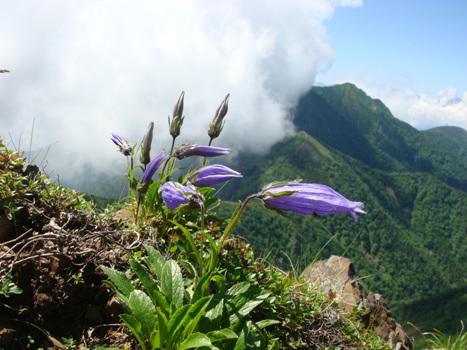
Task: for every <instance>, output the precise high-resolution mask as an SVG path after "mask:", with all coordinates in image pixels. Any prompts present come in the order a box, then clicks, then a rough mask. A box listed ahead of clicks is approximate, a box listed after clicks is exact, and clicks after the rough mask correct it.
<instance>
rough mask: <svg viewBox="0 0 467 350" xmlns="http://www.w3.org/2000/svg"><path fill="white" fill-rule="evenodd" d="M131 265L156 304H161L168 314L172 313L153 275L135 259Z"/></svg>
mask: <svg viewBox="0 0 467 350" xmlns="http://www.w3.org/2000/svg"><path fill="white" fill-rule="evenodd" d="M164 263H165V260H164ZM130 266H131V268H132V270H133V271H134V272H135V274H136V276H138V278H139V279H140V281H141V283H142V284H143V287H144V288H145V289H146V292H147V294H148V295H149V297H150V298H151V300H152V302H153V303H154V305H157V306H160V307H161V308H162V309H163V310H164V312H165V314H166V316H168V315H169V314H170V306H169V304H168V302H167V300H166V298H165V296H164V295H163V294H162V293H161V292H160V291H159V285H158V284H157V283H156V282H155V281H154V279H153V277H152V276H151V275H150V274H149V273H148V272H147V271H146V269H145V268H144V267H143V266H142V265H141V264H140V263H138V262H137V261H136V260H135V259H130Z"/></svg>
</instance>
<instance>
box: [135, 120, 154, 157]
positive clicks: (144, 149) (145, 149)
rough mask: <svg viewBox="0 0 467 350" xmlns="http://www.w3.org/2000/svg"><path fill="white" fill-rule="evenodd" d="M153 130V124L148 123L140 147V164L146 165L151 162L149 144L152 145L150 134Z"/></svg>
mask: <svg viewBox="0 0 467 350" xmlns="http://www.w3.org/2000/svg"><path fill="white" fill-rule="evenodd" d="M153 130H154V123H153V122H151V123H149V126H148V130H147V131H146V134H145V135H144V138H143V143H142V145H141V154H140V158H139V160H140V161H141V164H144V165H147V164H148V163H149V161H150V160H151V143H152V134H153Z"/></svg>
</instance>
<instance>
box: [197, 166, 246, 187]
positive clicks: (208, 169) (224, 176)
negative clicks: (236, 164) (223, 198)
mask: <svg viewBox="0 0 467 350" xmlns="http://www.w3.org/2000/svg"><path fill="white" fill-rule="evenodd" d="M240 177H243V176H242V174H240V173H239V172H237V171H235V170H232V169H230V168H228V167H226V166H224V165H221V164H213V165H208V166H205V167H202V168H200V169H198V170H197V171H196V172H194V173H193V174H192V175H190V176H189V178H188V180H189V181H190V182H192V183H193V184H194V185H195V186H198V187H201V186H212V185H216V184H219V183H221V182H225V181H228V180H230V179H235V178H240Z"/></svg>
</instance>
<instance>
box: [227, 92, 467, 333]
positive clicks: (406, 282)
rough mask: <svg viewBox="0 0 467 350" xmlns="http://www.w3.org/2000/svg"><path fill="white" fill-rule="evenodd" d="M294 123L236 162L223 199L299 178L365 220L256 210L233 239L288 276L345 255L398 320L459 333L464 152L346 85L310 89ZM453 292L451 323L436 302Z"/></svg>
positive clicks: (466, 279) (465, 244) (465, 283)
mask: <svg viewBox="0 0 467 350" xmlns="http://www.w3.org/2000/svg"><path fill="white" fill-rule="evenodd" d="M295 124H296V127H297V129H298V130H299V132H298V133H297V134H296V135H295V136H293V137H290V138H288V139H286V140H283V141H282V142H280V143H278V144H276V145H275V146H273V147H272V149H271V151H270V152H269V154H268V155H266V156H264V155H262V156H258V155H252V154H242V155H240V156H239V157H238V159H239V164H238V165H237V170H239V171H241V172H242V173H243V175H244V179H243V181H242V186H241V187H238V186H234V184H229V185H228V186H226V188H225V189H224V190H223V194H224V195H225V197H226V198H228V199H231V200H239V199H240V200H242V199H244V198H245V197H246V196H247V195H248V194H251V193H253V192H256V191H258V190H259V189H261V187H262V186H263V185H264V184H266V183H268V182H270V181H278V180H292V179H295V178H302V179H303V180H304V181H305V182H315V183H323V184H326V185H329V186H331V187H333V188H334V189H336V190H337V191H339V192H340V193H342V194H343V195H344V196H346V197H347V198H349V199H350V200H354V201H362V202H364V203H365V210H366V211H367V212H368V215H366V216H363V217H360V220H359V222H358V223H354V222H353V221H352V220H351V219H350V218H349V217H348V216H346V215H341V216H337V217H298V216H297V217H295V216H293V218H294V221H291V220H288V219H286V218H282V217H278V216H277V215H274V214H273V213H271V214H269V213H265V212H264V210H260V208H259V203H258V205H257V206H256V207H255V206H253V205H252V206H251V207H249V208H248V210H247V212H246V213H245V215H244V217H243V219H242V221H241V223H240V225H239V226H238V228H237V232H236V233H237V234H238V235H241V236H244V237H245V238H247V239H248V240H249V241H250V242H251V243H252V245H253V246H254V247H255V249H256V250H257V251H258V252H262V254H265V255H268V256H269V257H270V258H274V259H276V261H278V262H279V263H282V264H284V266H285V267H287V268H288V267H290V263H292V264H294V265H296V266H298V269H299V270H300V269H301V268H303V267H305V266H306V265H307V264H309V263H310V262H312V261H313V260H314V259H318V258H327V257H329V256H330V255H331V254H337V255H344V256H347V257H349V258H351V259H352V260H353V261H354V263H355V264H356V269H357V271H359V273H360V275H361V278H362V281H363V283H364V284H365V285H366V286H367V287H368V288H369V289H370V290H372V291H375V292H378V293H381V294H383V295H384V296H385V297H386V298H387V299H388V300H389V304H390V306H391V307H392V309H393V311H395V312H396V314H397V315H399V317H404V318H405V319H406V320H408V321H412V322H415V323H416V324H419V325H420V326H427V327H429V326H437V327H439V328H442V329H445V330H450V329H451V330H452V329H453V328H458V326H459V321H460V319H464V322H465V321H466V320H467V314H466V312H465V310H467V308H466V307H462V306H463V305H462V304H459V303H462V300H464V299H465V298H463V295H465V293H464V292H462V291H465V290H466V288H467V272H466V271H465V268H464V267H465V262H466V261H467V237H466V233H467V194H466V192H465V190H466V188H467V164H466V162H465V160H464V159H463V154H464V153H463V151H464V148H463V147H464V145H463V144H462V143H461V142H458V141H455V140H453V141H451V142H449V141H446V140H452V136H449V135H448V136H446V135H444V134H443V137H444V141H445V144H449V145H450V146H449V147H443V146H442V145H443V143H442V142H440V141H437V140H438V139H437V138H433V137H428V135H427V132H421V131H418V130H416V129H414V128H412V127H410V126H409V125H407V124H406V123H403V122H401V121H399V120H397V119H396V118H394V117H393V116H392V115H391V113H390V111H389V110H388V109H387V108H386V107H385V106H384V104H383V103H382V102H381V101H378V100H372V99H371V98H369V97H368V96H367V95H366V94H365V93H364V92H363V91H361V90H359V89H357V88H356V87H355V86H353V85H351V84H344V85H341V86H334V87H327V88H313V90H311V91H310V92H309V94H308V95H307V96H305V97H304V98H303V99H302V100H301V102H300V104H299V105H298V106H297V108H296V112H295ZM453 143H454V144H455V145H458V147H457V148H456V147H453V146H452V144H453ZM224 210H229V208H227V207H226V208H224ZM454 291H455V293H454ZM453 293H454V294H455V295H457V297H458V300H459V303H458V306H459V308H453V310H452V313H451V314H449V315H448V316H447V315H446V312H445V311H446V310H445V309H444V306H443V305H445V304H448V303H449V302H452V300H445V299H442V298H441V299H440V298H438V296H439V295H442V294H445V295H454V294H453ZM428 300H429V301H430V303H429V304H426V305H427V307H425V308H424V307H423V301H428ZM463 302H464V303H465V301H463ZM464 306H465V305H464ZM414 310H416V312H415V311H414ZM437 312H438V313H437ZM428 313H430V317H431V319H427V318H426V317H425V316H426V315H428ZM436 321H438V323H436V324H434V323H435V322H436ZM420 323H423V324H420Z"/></svg>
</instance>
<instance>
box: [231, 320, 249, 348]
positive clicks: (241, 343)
mask: <svg viewBox="0 0 467 350" xmlns="http://www.w3.org/2000/svg"><path fill="white" fill-rule="evenodd" d="M239 327H240V332H239V333H238V339H237V341H236V342H235V347H234V349H233V350H246V345H247V343H246V341H247V336H248V326H247V324H246V322H245V321H242V322H241V323H240V325H239Z"/></svg>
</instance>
